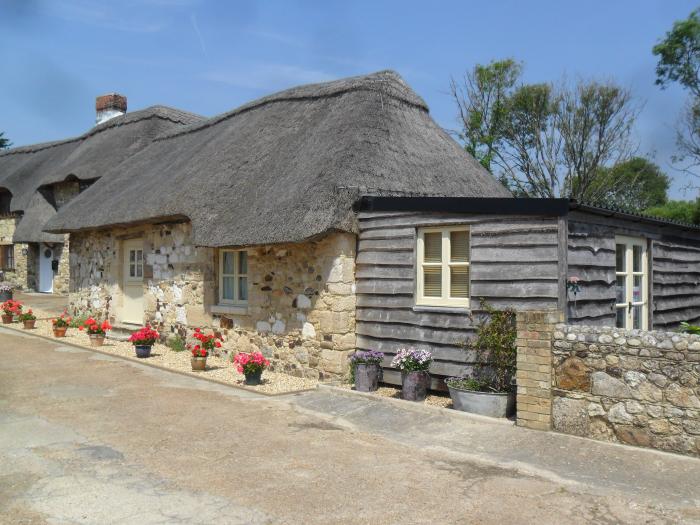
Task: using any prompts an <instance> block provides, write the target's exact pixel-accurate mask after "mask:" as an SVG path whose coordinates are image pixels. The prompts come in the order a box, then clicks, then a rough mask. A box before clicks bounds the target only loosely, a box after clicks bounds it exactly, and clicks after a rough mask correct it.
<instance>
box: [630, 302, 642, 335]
mask: <svg viewBox="0 0 700 525" xmlns="http://www.w3.org/2000/svg"><path fill="white" fill-rule="evenodd" d="M632 326H634V328H635V329H640V328H641V327H642V306H641V305H640V306H635V307H633V308H632Z"/></svg>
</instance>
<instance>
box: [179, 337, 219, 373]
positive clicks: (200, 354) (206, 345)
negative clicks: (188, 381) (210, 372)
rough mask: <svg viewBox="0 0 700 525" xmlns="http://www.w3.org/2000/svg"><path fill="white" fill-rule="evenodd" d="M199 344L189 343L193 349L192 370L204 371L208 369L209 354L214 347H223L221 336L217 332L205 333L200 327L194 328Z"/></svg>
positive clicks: (189, 346)
mask: <svg viewBox="0 0 700 525" xmlns="http://www.w3.org/2000/svg"><path fill="white" fill-rule="evenodd" d="M192 337H194V338H195V339H196V340H197V341H199V343H198V344H195V345H194V346H193V345H188V347H187V348H189V349H190V350H191V351H192V370H193V371H202V370H206V369H207V356H208V355H209V353H210V352H212V351H213V350H214V348H221V343H220V342H219V338H218V337H217V336H216V335H215V334H205V333H204V332H202V331H201V330H200V329H199V328H195V329H194V334H192Z"/></svg>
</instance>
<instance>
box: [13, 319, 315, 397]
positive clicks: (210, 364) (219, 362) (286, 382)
mask: <svg viewBox="0 0 700 525" xmlns="http://www.w3.org/2000/svg"><path fill="white" fill-rule="evenodd" d="M10 326H11V327H12V328H18V329H21V328H22V325H21V323H17V322H15V323H13V324H12V325H10ZM28 332H33V333H36V334H38V335H43V336H46V337H51V338H54V336H53V327H52V324H51V321H50V320H37V323H36V328H35V329H34V330H28ZM54 339H55V340H56V341H57V342H61V341H65V342H67V343H72V344H76V345H80V346H84V347H90V341H89V339H88V335H87V334H85V333H84V332H80V331H79V330H78V329H77V328H69V329H68V332H67V333H66V337H64V338H54ZM97 349H98V350H101V351H102V352H107V353H110V354H115V355H119V356H122V357H126V358H128V359H133V360H134V361H139V362H142V363H144V362H145V363H149V364H154V365H158V366H162V367H164V368H170V369H172V370H177V371H178V372H185V373H187V374H190V375H193V376H198V377H206V378H209V379H216V380H217V381H223V382H224V383H229V384H231V385H234V386H240V387H244V388H246V389H249V390H253V391H256V392H260V393H264V394H284V393H288V392H297V391H299V390H308V389H311V388H316V385H317V384H318V381H317V380H315V379H309V378H303V377H294V376H290V375H288V374H283V373H279V372H273V371H271V370H265V371H264V372H263V376H262V379H263V381H262V384H260V385H258V386H248V385H245V383H244V377H243V374H239V373H238V371H237V370H236V368H235V367H234V366H233V363H231V362H230V361H229V360H228V359H225V358H221V357H216V356H209V357H208V358H207V369H206V370H204V371H202V372H193V371H192V365H191V363H190V358H191V357H192V356H191V354H190V353H189V352H188V351H183V352H175V351H173V350H171V349H170V348H169V347H168V346H166V345H163V344H160V343H156V344H155V345H153V349H152V350H151V357H148V358H146V359H138V358H137V357H136V354H135V352H134V347H133V345H132V344H131V343H129V342H126V341H115V340H113V339H105V342H104V345H103V346H100V347H98V348H97Z"/></svg>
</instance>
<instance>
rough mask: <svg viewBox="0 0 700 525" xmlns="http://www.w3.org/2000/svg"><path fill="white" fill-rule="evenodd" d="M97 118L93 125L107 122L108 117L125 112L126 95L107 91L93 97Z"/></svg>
mask: <svg viewBox="0 0 700 525" xmlns="http://www.w3.org/2000/svg"><path fill="white" fill-rule="evenodd" d="M95 112H96V113H97V118H96V119H95V125H97V124H102V123H103V122H107V121H108V120H109V119H112V118H114V117H118V116H120V115H123V114H124V113H126V97H125V96H124V95H120V94H118V93H109V94H107V95H102V96H99V97H97V99H95Z"/></svg>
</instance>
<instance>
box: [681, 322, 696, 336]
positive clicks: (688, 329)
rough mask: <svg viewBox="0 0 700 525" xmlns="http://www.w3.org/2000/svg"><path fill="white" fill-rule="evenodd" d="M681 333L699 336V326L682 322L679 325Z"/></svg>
mask: <svg viewBox="0 0 700 525" xmlns="http://www.w3.org/2000/svg"><path fill="white" fill-rule="evenodd" d="M681 332H685V333H686V334H696V335H700V326H698V325H694V324H688V323H685V322H683V323H681Z"/></svg>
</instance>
